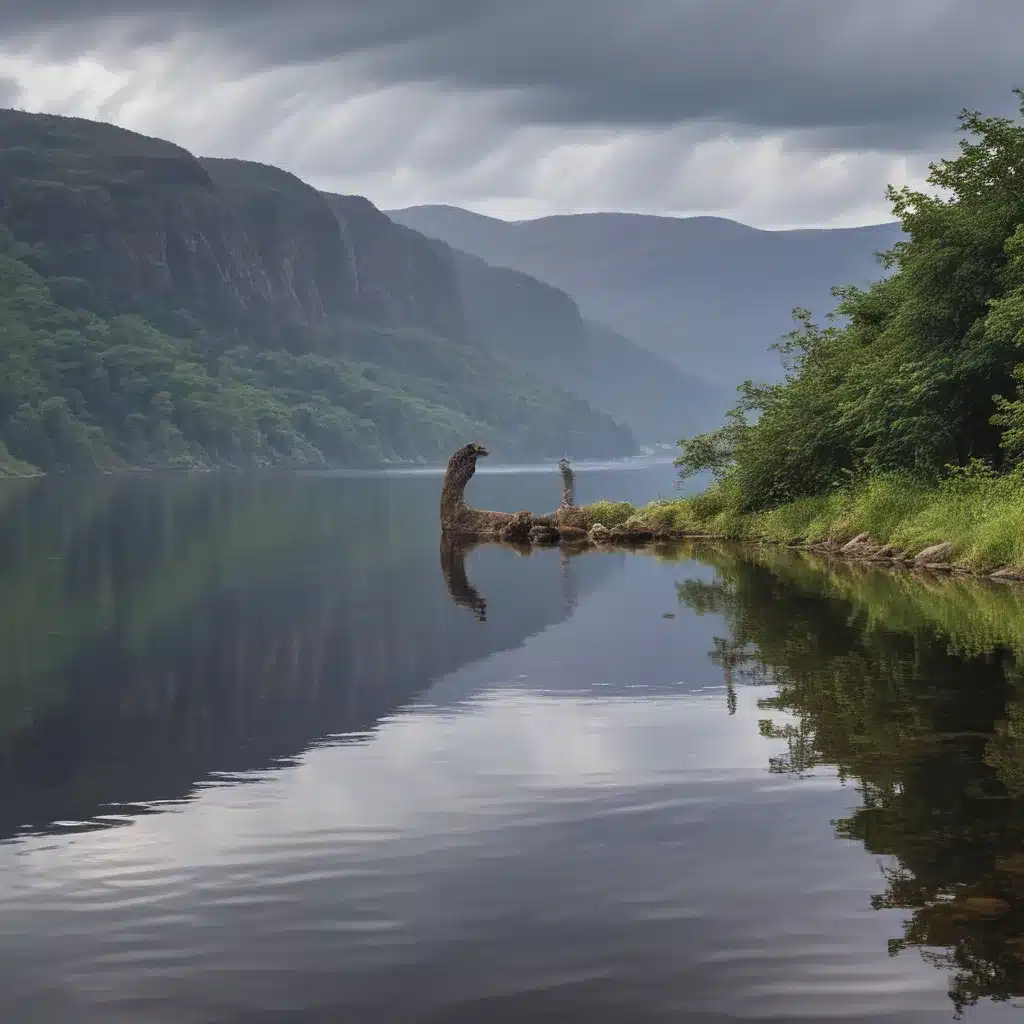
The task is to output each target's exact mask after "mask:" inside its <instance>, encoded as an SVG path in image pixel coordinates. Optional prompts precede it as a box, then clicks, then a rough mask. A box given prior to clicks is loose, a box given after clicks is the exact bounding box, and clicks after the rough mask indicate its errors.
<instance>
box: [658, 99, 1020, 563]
mask: <svg viewBox="0 0 1024 1024" xmlns="http://www.w3.org/2000/svg"><path fill="white" fill-rule="evenodd" d="M1022 113H1024V100H1022ZM961 124H962V128H963V130H964V132H965V133H966V138H964V139H963V140H962V142H961V148H960V153H959V155H958V156H957V157H955V158H954V159H951V160H942V161H939V162H938V163H936V164H934V165H932V168H931V174H930V177H929V182H930V184H931V185H933V186H935V187H936V189H937V190H938V195H930V194H927V193H924V192H920V191H915V190H912V189H909V188H902V189H890V191H889V196H890V199H891V201H892V205H893V210H894V213H895V214H896V215H897V216H898V217H899V219H900V222H901V224H902V227H903V230H904V232H905V233H906V238H905V240H903V241H900V242H898V243H897V244H896V245H895V246H894V247H893V248H892V249H890V250H889V251H888V252H887V254H886V255H885V262H886V265H887V266H888V267H889V268H890V269H891V271H892V273H891V274H890V275H889V276H888V277H886V278H885V279H884V280H881V281H879V282H877V283H876V284H874V285H872V286H871V287H870V288H867V289H859V288H853V287H847V288H837V289H836V290H835V295H836V297H837V299H838V306H837V309H836V314H835V316H836V317H837V318H840V317H841V318H844V320H843V322H841V323H837V322H832V323H830V324H828V325H826V326H820V325H818V324H816V323H815V322H814V321H813V319H812V318H811V316H810V315H809V314H808V313H807V311H805V310H797V311H796V314H795V315H796V319H797V327H796V329H795V330H794V331H793V332H792V333H791V334H790V335H789V336H787V337H786V338H785V339H784V340H783V341H782V343H781V344H780V345H779V346H778V347H779V348H780V350H781V352H782V355H783V356H784V358H785V360H786V367H787V369H786V375H785V379H784V380H783V381H781V382H779V383H777V384H769V385H759V384H754V383H752V382H749V381H748V382H747V383H746V384H744V385H743V386H742V387H741V389H740V400H739V402H738V404H737V405H736V407H735V408H734V409H733V410H732V412H731V413H730V414H729V417H728V421H727V422H726V424H725V425H724V426H723V427H721V428H719V429H718V430H716V431H713V432H711V433H707V434H701V435H698V436H696V437H693V438H690V439H688V440H684V441H681V442H680V445H681V448H682V454H681V456H680V458H679V459H678V460H677V462H678V464H679V466H680V468H681V471H682V473H683V475H684V476H685V475H690V474H695V473H698V472H703V471H707V470H710V471H711V472H712V473H713V474H714V475H715V477H716V478H717V479H716V482H715V484H714V485H713V487H712V488H711V490H710V491H708V492H707V493H706V494H704V495H702V496H699V497H697V498H694V499H689V500H686V501H679V502H669V503H662V504H661V505H659V506H658V507H657V508H654V507H652V508H651V509H648V510H646V511H645V512H644V513H643V515H644V516H646V517H648V518H660V519H661V520H663V521H665V522H666V523H671V524H672V525H674V526H675V527H677V528H680V529H705V530H709V531H711V532H717V533H724V534H728V535H733V536H753V537H768V538H772V539H780V540H793V539H797V538H800V539H809V538H826V537H827V538H832V539H843V538H844V537H849V536H852V535H853V534H856V533H860V532H868V533H870V534H871V536H872V537H873V538H874V539H875V540H878V541H881V542H891V543H893V544H895V545H898V546H902V547H906V548H914V547H919V546H923V545H925V544H927V543H930V542H935V541H940V540H948V541H951V542H952V543H953V544H954V546H955V548H956V552H955V554H956V557H957V559H958V560H960V561H963V562H965V563H966V564H970V565H974V566H976V567H990V566H995V565H999V564H1003V565H1007V564H1008V565H1013V566H1018V567H1020V566H1024V541H1022V538H1024V501H1022V498H1024V468H1022V460H1024V394H1022V390H1021V389H1022V387H1024V366H1022V364H1024V356H1022V352H1021V343H1022V341H1024V125H1022V124H1021V123H1020V122H1018V121H1013V120H1010V119H1006V118H998V117H983V116H982V115H981V114H978V113H974V112H969V111H965V112H964V113H963V114H962V115H961Z"/></svg>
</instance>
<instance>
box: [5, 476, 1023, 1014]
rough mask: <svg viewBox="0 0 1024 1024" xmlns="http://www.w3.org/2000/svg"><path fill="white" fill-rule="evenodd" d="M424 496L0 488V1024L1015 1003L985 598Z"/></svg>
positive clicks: (997, 1010) (996, 699) (342, 480)
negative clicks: (478, 509)
mask: <svg viewBox="0 0 1024 1024" xmlns="http://www.w3.org/2000/svg"><path fill="white" fill-rule="evenodd" d="M438 483H439V481H438V479H437V478H436V477H432V476H430V475H425V474H418V475H416V474H413V475H401V476H384V477H363V478H355V477H342V476H330V475H327V476H318V477H301V476H300V477H294V476H287V475H281V476H267V477H260V478H255V479H244V478H221V477H216V478H154V479H133V480H115V479H107V480H99V481H89V482H84V481H59V480H54V481H25V482H13V483H11V484H9V485H8V484H5V485H3V487H2V488H0V602H2V611H3V614H2V616H0V771H2V773H3V789H2V795H0V1019H2V1020H4V1021H5V1022H7V1021H11V1022H21V1021H25V1022H29V1021H31V1022H35V1021H69V1022H71V1021H74V1022H86V1024H91V1022H100V1021H102V1022H108V1021H111V1022H121V1021H124V1022H128V1021H131V1022H139V1021H147V1022H148V1021H154V1022H164V1021H167V1022H171V1021H174V1022H214V1021H216V1022H222V1021H223V1022H228V1021H231V1022H235V1021H238V1022H241V1021H335V1020H340V1019H348V1020H373V1021H391V1020H394V1021H409V1022H415V1021H481V1020H487V1021H506V1020H507V1021H517V1022H519V1021H526V1020H529V1021H533V1020H552V1021H563V1020H564V1021H575V1020H588V1021H595V1022H604V1021H607V1022H611V1021H626V1020H628V1021H639V1022H646V1021H652V1022H654V1021H659V1022H660V1021H677V1020H685V1021H698V1022H702V1021H707V1022H712V1021H716V1022H717V1021H728V1020H773V1021H789V1020H793V1021H796V1020H801V1021H807V1020H825V1019H828V1020H848V1021H883V1020H884V1021H890V1020H891V1021H913V1022H917V1021H935V1020H944V1019H952V1018H953V1016H954V1015H955V1014H956V1013H958V1012H960V1013H962V1014H963V1015H964V1016H966V1017H968V1018H969V1019H972V1020H981V1021H1001V1020H1009V1019H1016V1018H1017V1015H1018V1014H1019V1012H1020V1009H1019V1006H1015V1003H1014V1001H1015V1000H1017V1001H1018V1002H1020V1001H1021V997H1022V996H1024V703H1020V701H1021V696H1020V694H1019V691H1018V689H1017V684H1018V681H1019V678H1020V677H1019V671H1018V668H1017V664H1018V661H1017V659H1018V654H1019V652H1020V651H1021V649H1022V644H1024V599H1022V597H1021V596H1020V592H1019V591H1017V590H1014V589H1011V588H1009V587H1005V586H1004V587H1002V588H999V587H995V586H986V585H981V584H977V583H973V582H969V581H964V580H944V579H938V578H932V579H926V580H921V581H919V580H911V579H907V578H900V577H894V576H892V575H888V574H886V573H885V572H883V571H880V570H877V571H870V572H865V571H860V570H854V569H851V568H843V567H835V566H833V567H830V566H827V565H824V564H821V563H816V562H814V561H813V560H809V559H807V558H805V557H803V556H799V555H796V554H794V553H791V552H785V551H775V552H761V553H760V554H758V553H756V552H751V551H738V550H735V549H729V548H727V547H708V546H705V547H681V548H676V549H671V550H668V549H667V550H664V551H662V552H660V553H659V554H658V555H657V556H652V555H628V554H623V553H604V554H598V553H588V554H585V555H582V556H579V557H575V558H571V559H569V558H565V557H564V556H562V555H561V553H560V552H558V551H557V550H555V551H542V552H537V553H535V554H533V555H531V556H529V557H522V556H520V555H518V554H517V553H516V552H514V551H512V550H508V549H499V548H479V549H477V550H474V551H471V552H457V553H456V554H455V555H454V556H451V555H449V557H448V558H447V561H446V559H445V557H444V555H443V552H441V551H440V550H439V543H438V535H437V490H438ZM559 490H560V485H559V480H558V476H557V473H556V472H555V471H554V470H553V469H552V470H548V471H545V472H543V473H532V474H531V473H516V474H492V475H481V476H480V477H478V478H477V479H476V480H474V482H473V484H472V492H473V493H472V497H473V500H474V501H476V502H477V503H478V504H480V505H484V506H488V507H493V508H507V509H518V508H521V507H526V508H531V509H533V510H536V511H543V510H547V509H549V508H550V507H553V505H554V504H555V503H556V502H557V498H558V495H559ZM578 491H579V497H580V499H581V500H584V501H587V500H591V499H593V498H596V497H602V496H604V497H614V498H619V497H625V498H629V499H632V500H638V501H639V500H645V499H647V498H650V497H655V496H657V495H658V494H668V493H671V491H672V478H671V468H670V467H666V466H653V467H649V468H647V469H643V470H630V469H625V468H619V469H616V468H609V469H600V470H598V469H595V470H593V471H591V472H584V473H581V474H580V476H579V482H578Z"/></svg>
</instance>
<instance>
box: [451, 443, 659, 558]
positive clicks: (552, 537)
mask: <svg viewBox="0 0 1024 1024" xmlns="http://www.w3.org/2000/svg"><path fill="white" fill-rule="evenodd" d="M487 455H488V451H487V449H486V448H485V447H484V446H483V445H482V444H475V443H474V444H467V445H463V447H461V448H460V449H459V450H458V451H457V452H456V453H455V454H454V455H453V456H452V457H451V458H450V459H449V460H448V468H447V470H446V471H445V475H444V484H443V485H442V487H441V532H442V534H444V535H446V536H450V537H462V538H466V539H471V540H479V541H500V542H504V543H510V544H524V543H526V544H534V545H538V546H544V545H551V544H562V545H574V546H576V547H579V546H581V545H583V546H586V545H592V544H597V543H608V542H611V543H618V544H624V545H630V544H642V543H647V542H650V541H651V540H654V539H656V538H658V537H661V536H662V533H661V532H660V531H658V530H655V529H652V528H651V527H648V526H643V525H641V524H638V523H630V524H626V525H624V526H616V527H614V528H613V529H612V530H611V531H607V530H603V528H602V530H603V532H599V533H598V534H597V535H596V536H595V533H594V530H592V529H591V523H590V522H589V521H588V515H587V510H586V509H585V508H580V506H578V505H577V504H576V495H575V479H574V474H573V470H572V466H571V465H570V464H569V460H568V459H565V458H563V459H561V460H560V461H559V463H558V468H559V470H560V471H561V474H562V503H561V504H560V505H559V506H558V508H557V509H556V510H555V511H554V512H552V513H550V514H548V515H533V514H532V513H531V512H526V511H522V512H491V511H488V510H487V509H479V508H473V506H472V505H469V504H467V502H466V486H467V485H468V484H469V481H470V480H471V479H472V478H473V474H474V473H475V472H476V463H477V459H481V458H485V457H486V456H487ZM595 529H596V528H595Z"/></svg>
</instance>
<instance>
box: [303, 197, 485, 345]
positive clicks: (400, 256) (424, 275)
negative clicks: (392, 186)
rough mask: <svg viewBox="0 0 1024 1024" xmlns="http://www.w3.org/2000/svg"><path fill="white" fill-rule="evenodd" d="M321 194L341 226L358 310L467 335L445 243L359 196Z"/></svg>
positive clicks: (461, 336) (404, 324)
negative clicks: (388, 214)
mask: <svg viewBox="0 0 1024 1024" xmlns="http://www.w3.org/2000/svg"><path fill="white" fill-rule="evenodd" d="M323 198H324V199H325V201H326V202H327V204H328V205H329V206H330V208H331V210H332V211H333V213H334V215H335V217H337V220H338V223H339V224H340V226H341V233H342V237H343V239H344V243H345V245H346V248H347V252H348V256H349V260H350V266H351V269H352V273H353V275H354V280H355V307H356V309H357V310H358V311H359V312H360V313H361V315H363V316H365V317H367V318H369V319H371V320H374V321H375V322H377V323H384V324H390V325H393V326H399V327H409V326H416V327H425V328H427V329H428V330H432V331H435V332H436V333H438V334H440V335H443V336H444V337H446V338H451V339H453V340H455V341H466V340H467V333H466V320H465V317H464V316H463V306H462V300H461V298H460V293H459V286H458V282H457V280H456V272H455V260H454V257H453V255H452V251H451V249H449V247H448V246H447V245H445V244H444V243H443V242H437V241H434V240H433V239H429V238H427V237H426V236H424V235H421V234H420V233H419V232H418V231H413V230H412V229H410V228H406V227H403V226H402V225H401V224H396V223H395V222H394V221H392V220H391V219H390V218H389V217H386V216H385V215H384V214H383V213H381V212H380V210H378V209H377V207H375V206H374V205H373V203H371V202H370V201H369V200H368V199H363V198H362V197H361V196H339V195H332V194H330V193H324V194H323Z"/></svg>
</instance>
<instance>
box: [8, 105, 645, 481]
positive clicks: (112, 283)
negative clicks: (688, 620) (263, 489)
mask: <svg viewBox="0 0 1024 1024" xmlns="http://www.w3.org/2000/svg"><path fill="white" fill-rule="evenodd" d="M0 338H2V339H3V345H2V346H0V472H2V467H3V466H5V465H11V464H18V465H20V464H23V463H29V464H32V465H35V466H38V467H41V468H46V469H59V468H66V467H76V466H93V467H95V466H100V467H103V468H112V469H113V468H125V467H128V466H179V467H199V466H212V465H220V464H225V463H228V464H232V465H265V464H286V465H304V464H305V465H308V464H320V465H323V464H328V465H332V464H338V465H352V464H357V465H367V464H375V463H380V462H389V461H390V462H393V461H399V460H403V461H409V460H413V461H434V462H436V461H439V460H442V459H444V458H446V457H447V455H448V454H449V453H450V452H451V451H452V450H453V449H454V448H456V447H458V446H459V445H461V444H463V443H465V441H466V440H467V439H473V438H475V439H478V440H481V441H483V442H484V443H486V444H488V446H489V447H491V448H492V449H493V450H494V452H495V454H496V455H497V456H498V457H503V458H506V459H535V458H547V457H552V456H558V455H561V454H564V453H569V454H570V455H574V456H577V457H587V456H595V457H614V456H621V455H628V454H630V453H632V452H633V451H634V450H635V441H634V439H633V437H632V435H631V433H630V431H629V429H628V428H626V427H625V426H623V425H621V424H619V423H617V422H616V421H614V420H613V419H612V418H611V417H610V416H608V415H606V414H604V413H601V412H598V411H596V410H595V409H593V408H592V407H591V406H590V405H589V404H588V403H587V402H585V401H583V400H581V399H579V398H577V397H575V396H573V395H571V394H569V393H568V392H566V391H563V390H559V389H557V388H555V387H552V386H551V385H550V383H545V382H541V381H539V380H537V379H536V378H533V377H531V376H529V375H528V374H526V373H523V372H521V371H520V370H518V369H517V368H516V367H514V366H512V365H509V364H508V363H506V362H503V361H500V360H498V359H497V358H495V356H494V354H493V353H492V352H491V351H489V350H488V348H487V347H486V346H484V345H482V344H480V343H479V342H477V341H476V340H475V339H474V338H473V337H472V336H471V335H470V334H469V333H468V332H467V330H466V325H465V316H464V311H463V307H462V299H461V294H460V288H459V284H458V281H457V277H456V271H455V266H454V257H453V256H452V254H451V253H450V251H449V250H448V249H447V247H445V246H441V245H440V244H439V243H437V242H436V241H433V240H430V239H427V238H424V237H423V236H421V235H418V234H416V233H415V232H414V231H411V230H409V229H406V228H404V227H400V226H398V225H395V224H394V223H392V222H391V221H390V220H389V219H388V218H387V217H385V216H384V215H383V214H381V213H380V212H379V211H377V210H376V209H375V208H374V207H372V205H371V204H369V203H368V202H366V201H365V200H360V199H355V198H348V197H325V196H323V195H321V194H320V193H319V192H317V191H316V190H315V189H313V188H311V187H310V186H309V185H307V184H306V183H304V182H302V181H301V180H300V179H298V178H296V177H295V176H294V175H292V174H289V173H287V172H285V171H283V170H280V169H279V168H275V167H268V166H264V165H261V164H254V163H249V162H245V161H241V160H203V159H198V158H196V157H195V156H193V155H192V154H191V153H189V152H188V151H186V150H184V149H182V148H181V147H179V146H176V145H172V144H171V143H169V142H165V141H163V140H160V139H153V138H148V137H146V136H143V135H138V134H136V133H133V132H128V131H125V130H123V129H120V128H117V127H115V126H113V125H109V124H103V123H100V122H94V121H88V120H83V119H78V118H66V117H55V116H50V115H40V114H27V113H24V112H20V111H13V110H2V111H0Z"/></svg>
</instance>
